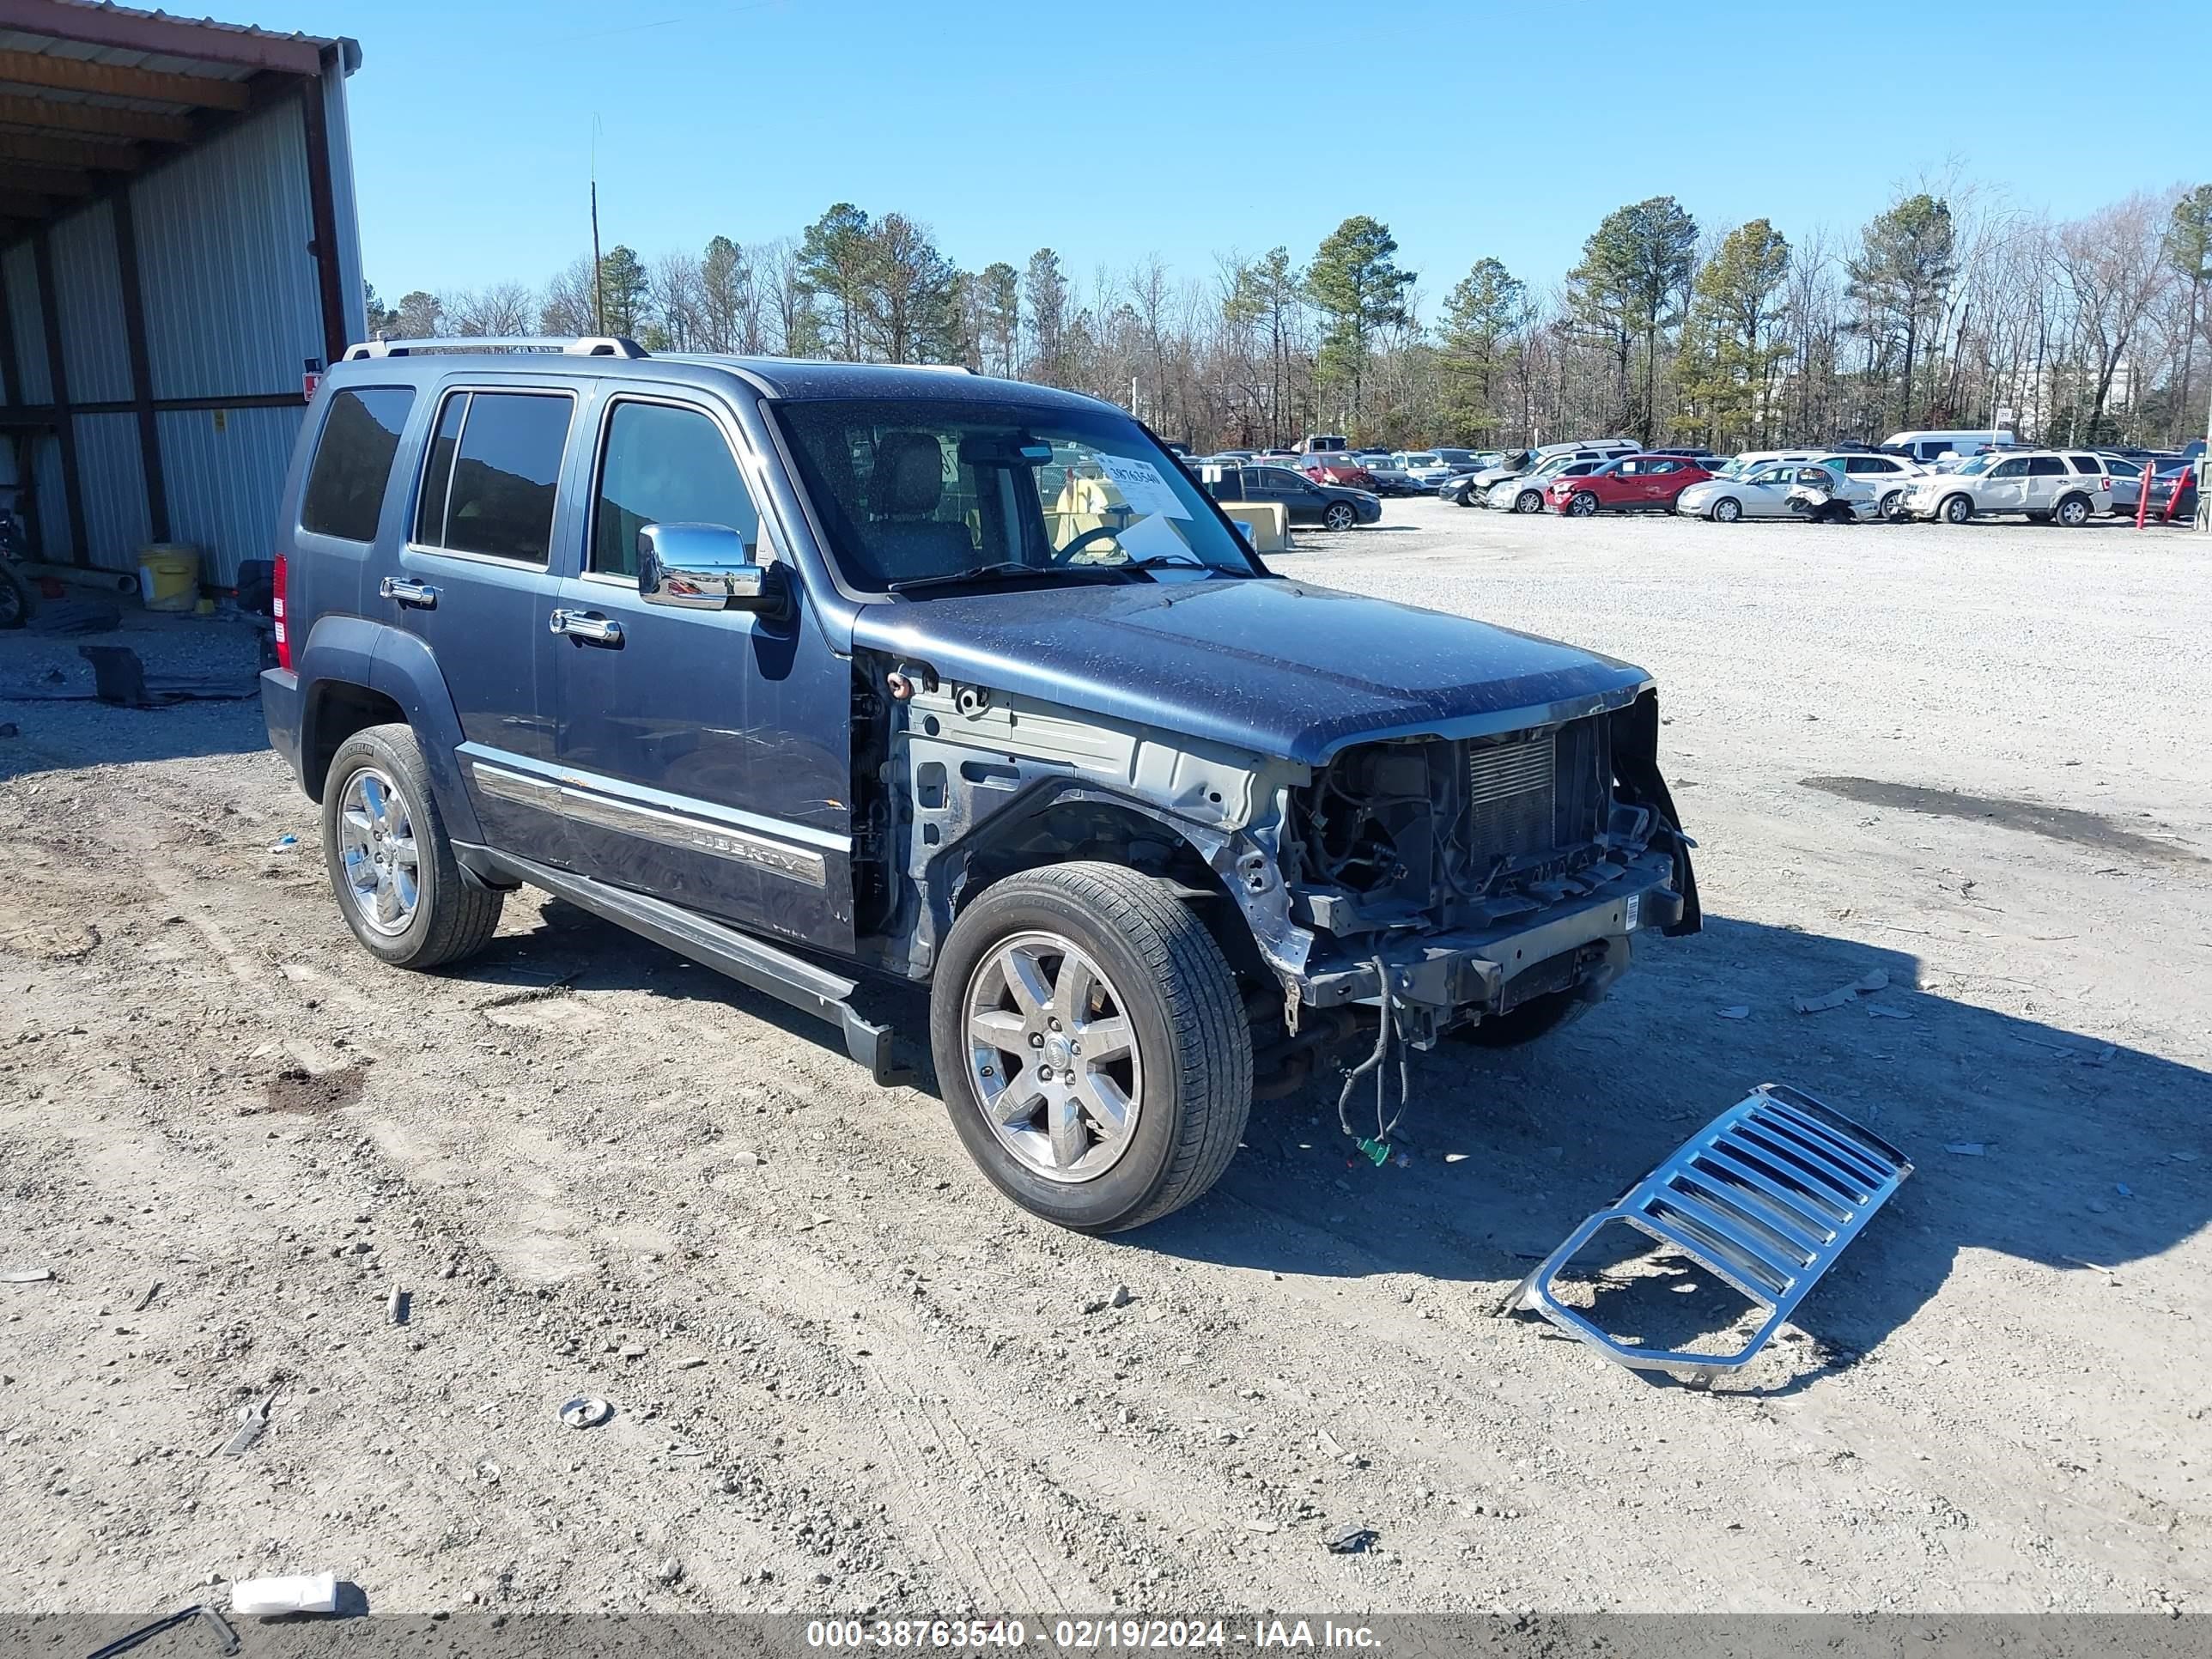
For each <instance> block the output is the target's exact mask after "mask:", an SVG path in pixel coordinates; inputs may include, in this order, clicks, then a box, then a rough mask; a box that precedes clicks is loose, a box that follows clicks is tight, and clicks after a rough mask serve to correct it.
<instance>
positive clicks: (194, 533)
mask: <svg viewBox="0 0 2212 1659" xmlns="http://www.w3.org/2000/svg"><path fill="white" fill-rule="evenodd" d="M360 62H361V49H360V47H359V46H356V44H355V43H354V42H353V41H351V40H313V39H310V38H308V37H307V36H304V35H285V34H276V33H269V32H266V31H264V30H260V29H253V28H246V27H237V26H234V25H230V24H224V23H216V22H214V21H190V20H186V19H182V18H176V17H170V16H167V15H163V14H161V13H159V12H146V11H136V10H131V9H126V8H124V7H121V6H115V5H104V4H97V3H90V0H0V435H4V436H5V437H6V439H7V442H6V443H5V444H4V445H0V483H6V484H13V485H15V486H17V487H19V488H20V489H21V491H22V496H21V510H22V512H23V514H24V517H25V519H26V520H27V525H28V527H29V530H30V532H31V536H32V538H33V544H35V545H36V546H37V547H38V548H39V550H40V556H42V557H44V558H45V559H46V560H48V561H51V562H55V563H76V564H80V565H92V566H99V567H106V568H115V569H121V570H127V569H130V568H133V567H134V566H135V565H136V564H137V560H138V554H139V550H140V548H141V547H142V546H143V545H144V544H147V543H149V542H183V543H190V544H195V545H197V547H198V549H199V550H200V557H201V567H200V570H201V580H202V582H203V584H204V585H205V586H213V587H227V586H230V585H231V583H232V582H233V581H234V580H235V576H236V573H237V568H238V562H239V561H240V559H246V558H265V557H267V556H268V554H269V550H270V546H271V544H272V536H273V531H274V523H273V520H274V514H275V513H276V498H277V495H278V493H279V489H280V487H281V485H282V483H283V477H284V468H285V464H286V462H287V460H288V459H289V455H290V452H291V447H292V441H293V439H294V437H295V435H297V433H298V431H299V423H300V420H301V416H302V414H303V412H304V411H305V409H306V395H305V394H306V391H307V383H308V382H307V380H306V378H305V377H311V376H313V374H315V373H317V372H318V371H319V370H320V368H322V366H323V365H324V364H325V362H335V361H336V360H337V358H338V356H341V355H342V354H343V351H344V349H345V346H346V343H347V342H348V341H349V340H357V339H360V338H362V337H363V336H364V335H365V334H366V332H367V327H366V323H365V316H364V302H363V291H362V270H361V237H360V231H359V228H358V225H357V222H356V214H355V209H354V199H353V177H352V166H351V159H350V150H349V144H348V140H347V132H346V106H345V80H346V76H348V75H349V74H351V73H352V72H353V70H355V69H356V67H358V66H359V64H360Z"/></svg>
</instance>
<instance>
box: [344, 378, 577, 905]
mask: <svg viewBox="0 0 2212 1659" xmlns="http://www.w3.org/2000/svg"><path fill="white" fill-rule="evenodd" d="M575 416H576V398H575V395H574V392H570V391H568V390H566V389H556V388H552V387H550V386H548V387H540V386H528V385H522V384H513V383H508V384H501V385H486V386H468V385H449V386H446V387H444V388H442V389H441V392H440V402H439V405H438V409H437V412H436V415H435V420H434V424H433V426H432V428H431V438H430V441H429V443H428V445H427V446H425V448H424V452H423V459H422V472H421V476H420V477H419V479H418V480H417V483H416V491H415V500H414V506H413V518H412V521H411V524H410V536H409V538H408V542H407V545H406V546H405V548H404V550H402V552H401V554H400V559H399V563H400V571H399V574H398V576H397V577H394V578H389V579H386V580H384V581H383V582H382V583H381V584H380V591H379V592H378V594H377V595H376V598H375V601H374V602H375V603H376V604H379V605H381V606H383V607H384V609H385V610H386V613H387V616H388V619H389V620H391V621H393V622H395V623H398V624H399V625H401V626H403V627H404V628H405V629H407V630H408V631H409V632H410V633H412V634H414V635H416V636H417V637H418V638H420V639H421V640H422V642H423V644H424V645H426V646H427V647H429V651H430V654H431V655H432V656H433V657H434V658H435V659H436V660H437V665H438V670H439V672H440V673H441V676H442V677H443V678H444V680H445V683H446V686H447V690H449V691H450V692H451V693H452V695H453V706H454V709H455V711H456V712H457V713H458V714H459V716H460V725H461V735H462V738H463V739H464V741H463V743H462V744H461V750H460V752H461V756H462V758H463V760H464V761H465V766H464V768H463V773H464V775H465V777H466V778H467V780H468V785H469V790H470V793H471V795H472V796H473V797H474V799H475V803H476V808H477V817H478V819H479V820H480V821H481V822H482V823H483V828H484V832H485V835H486V836H487V838H488V839H489V841H490V842H491V844H492V845H494V846H495V847H498V848H504V849H506V850H508V851H511V852H515V853H519V854H522V855H523V856H525V857H526V858H535V859H541V860H549V861H555V862H557V861H558V860H560V858H561V856H562V850H563V846H562V824H561V817H560V812H559V808H558V804H557V802H556V801H555V799H553V798H552V794H551V792H550V790H548V789H547V788H545V787H542V786H541V785H540V784H538V782H537V781H534V771H535V770H536V769H541V768H543V767H544V766H546V765H549V764H550V763H551V761H552V759H553V722H552V694H553V688H552V685H551V684H550V680H549V678H548V676H547V672H546V669H547V661H548V659H549V658H550V655H551V653H550V650H549V648H548V647H549V645H550V639H549V636H548V635H547V634H546V631H545V612H546V610H547V609H548V607H549V606H550V604H551V602H552V597H553V593H554V592H555V589H556V586H557V585H558V582H557V578H556V576H555V575H554V574H553V572H552V568H551V555H552V549H553V543H554V537H555V528H556V522H557V521H558V520H559V518H560V516H561V512H562V507H563V505H564V503H563V502H562V499H561V493H560V480H561V473H562V465H563V463H564V460H565V458H566V455H567V451H568V435H569V432H570V429H571V428H572V427H573V426H574V422H575Z"/></svg>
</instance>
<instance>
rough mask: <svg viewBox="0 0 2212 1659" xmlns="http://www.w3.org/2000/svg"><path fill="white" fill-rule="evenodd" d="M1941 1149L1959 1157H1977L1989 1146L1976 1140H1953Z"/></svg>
mask: <svg viewBox="0 0 2212 1659" xmlns="http://www.w3.org/2000/svg"><path fill="white" fill-rule="evenodd" d="M1943 1150H1944V1151H1945V1152H1952V1153H1955V1154H1956V1155H1957V1156H1959V1157H1960V1158H1979V1157H1980V1156H1981V1155H1982V1154H1983V1153H1984V1152H1987V1151H1988V1150H1989V1148H1988V1147H1986V1146H1983V1145H1982V1143H1981V1142H1980V1141H1978V1140H1954V1141H1951V1142H1949V1143H1948V1144H1947V1145H1946V1146H1944V1148H1943Z"/></svg>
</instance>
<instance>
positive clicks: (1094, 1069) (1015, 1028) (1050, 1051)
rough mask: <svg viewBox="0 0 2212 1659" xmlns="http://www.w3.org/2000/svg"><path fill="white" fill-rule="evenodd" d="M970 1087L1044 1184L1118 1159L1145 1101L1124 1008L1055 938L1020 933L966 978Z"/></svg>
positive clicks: (1081, 1177)
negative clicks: (971, 1086)
mask: <svg viewBox="0 0 2212 1659" xmlns="http://www.w3.org/2000/svg"><path fill="white" fill-rule="evenodd" d="M963 1007H964V1008H965V1009H966V1011H967V1015H966V1018H967V1037H968V1066H969V1082H970V1084H971V1085H973V1086H974V1088H975V1098H976V1099H977V1100H979V1101H981V1103H982V1107H983V1115H984V1118H985V1121H987V1122H988V1123H989V1124H990V1126H991V1132H992V1133H994V1134H995V1135H996V1136H997V1137H998V1138H999V1141H1000V1145H1002V1146H1005V1147H1006V1150H1007V1151H1008V1152H1012V1154H1013V1155H1014V1156H1015V1157H1016V1158H1018V1159H1020V1160H1021V1162H1022V1163H1023V1164H1024V1165H1025V1166H1027V1167H1028V1168H1029V1169H1030V1170H1035V1171H1036V1173H1037V1174H1039V1175H1041V1176H1044V1177H1045V1178H1046V1179H1047V1180H1049V1181H1060V1182H1079V1181H1089V1180H1091V1179H1092V1178H1094V1177H1095V1176H1101V1175H1103V1174H1104V1173H1105V1172H1106V1171H1107V1170H1110V1169H1112V1168H1113V1167H1114V1165H1115V1164H1117V1163H1119V1162H1120V1161H1121V1155H1122V1154H1123V1153H1124V1152H1127V1150H1128V1148H1129V1144H1130V1138H1131V1135H1132V1133H1133V1132H1134V1130H1135V1128H1136V1127H1137V1112H1138V1109H1139V1106H1140V1105H1141V1103H1142V1102H1143V1099H1144V1082H1145V1079H1144V1066H1143V1062H1142V1061H1141V1060H1139V1058H1138V1054H1137V1036H1136V1031H1135V1029H1134V1028H1133V1026H1132V1025H1131V1024H1130V1022H1129V1015H1128V1011H1127V1005H1126V1004H1125V1003H1124V1002H1123V1001H1122V1000H1121V994H1120V993H1119V992H1118V991H1116V990H1115V988H1114V986H1113V983H1112V981H1109V979H1108V978H1107V977H1106V975H1105V972H1104V970H1103V969H1101V968H1100V967H1099V966H1098V964H1097V963H1095V962H1093V961H1092V960H1091V958H1090V957H1088V956H1086V955H1085V954H1084V952H1083V951H1082V950H1081V948H1080V947H1079V946H1078V945H1074V944H1073V943H1072V942H1071V941H1069V940H1067V939H1062V938H1061V937H1060V935H1058V934H1057V933H1017V934H1015V935H1014V936H1013V937H1012V938H1010V939H1005V940H1003V941H1001V942H1000V944H999V945H996V946H995V947H994V948H993V949H992V951H990V952H989V953H988V954H987V955H986V956H985V957H983V959H982V960H981V962H980V963H977V964H976V966H975V973H974V974H972V975H969V981H968V990H967V995H966V997H965V999H964V1000H963Z"/></svg>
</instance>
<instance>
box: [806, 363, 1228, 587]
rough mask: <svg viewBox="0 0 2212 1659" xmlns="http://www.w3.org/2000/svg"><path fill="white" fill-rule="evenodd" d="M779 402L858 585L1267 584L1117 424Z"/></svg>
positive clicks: (1213, 518) (1144, 443) (1192, 490)
mask: <svg viewBox="0 0 2212 1659" xmlns="http://www.w3.org/2000/svg"><path fill="white" fill-rule="evenodd" d="M775 415H776V419H777V420H778V422H781V425H782V427H783V429H784V432H785V434H786V435H787V437H788V438H789V439H790V441H791V446H792V448H793V450H794V451H795V452H796V453H797V455H798V460H799V473H800V475H801V477H803V478H804V480H805V484H806V489H807V493H808V495H810V496H811V497H812V499H813V502H814V506H815V510H816V511H817V513H819V514H820V515H821V518H822V520H823V527H824V528H825V529H826V530H827V531H828V532H829V543H830V547H831V550H832V552H833V554H834V556H835V557H836V561H837V564H838V567H839V569H840V571H841V572H842V574H843V575H844V577H845V579H846V580H847V581H848V583H849V584H850V585H851V586H854V587H856V588H862V589H866V590H869V591H872V592H883V591H886V590H888V589H890V588H891V587H892V586H893V585H894V584H899V583H912V582H917V581H922V582H927V581H934V580H947V579H958V578H962V577H963V575H964V574H969V573H980V574H981V578H982V579H986V580H994V579H999V578H1002V577H1006V576H1014V577H1020V576H1037V577H1042V578H1043V579H1045V580H1067V579H1069V578H1072V577H1075V576H1079V575H1091V576H1097V577H1103V576H1107V575H1111V574H1115V573H1116V572H1119V571H1133V570H1136V569H1139V568H1141V569H1143V570H1144V571H1145V572H1146V574H1148V575H1151V576H1152V580H1202V579H1204V578H1205V577H1206V576H1209V575H1212V574H1229V575H1237V576H1250V575H1257V574H1262V573H1261V569H1260V567H1259V566H1258V565H1257V563H1256V562H1255V561H1254V560H1253V559H1252V558H1251V557H1250V556H1249V555H1248V554H1247V553H1246V551H1245V550H1244V549H1243V545H1242V544H1240V543H1239V542H1238V540H1237V538H1236V536H1235V535H1234V534H1232V533H1231V532H1230V531H1229V530H1227V529H1225V528H1224V526H1223V525H1222V522H1221V520H1220V519H1219V518H1218V516H1217V515H1216V513H1215V512H1214V509H1213V507H1212V505H1211V504H1210V503H1209V502H1208V501H1206V497H1205V496H1204V495H1201V494H1200V492H1199V490H1198V489H1197V488H1196V487H1195V486H1194V485H1193V484H1192V483H1191V482H1190V479H1189V478H1188V477H1187V476H1186V475H1185V474H1184V472H1183V471H1182V469H1181V468H1180V467H1178V466H1176V465H1175V464H1174V462H1173V461H1172V460H1170V459H1169V458H1168V456H1167V455H1166V454H1165V453H1164V452H1163V451H1162V450H1161V449H1160V447H1158V445H1157V444H1155V443H1154V442H1153V441H1152V439H1150V438H1149V437H1147V436H1146V434H1145V431H1144V429H1143V428H1141V427H1139V425H1138V424H1137V423H1136V422H1134V421H1132V420H1130V419H1129V418H1128V417H1127V416H1122V415H1116V414H1112V413H1109V412H1108V411H1106V410H1098V411H1096V412H1093V411H1091V410H1066V409H1046V408H1036V409H1030V408H1025V407H1023V406H1021V405H1018V404H979V403H975V402H972V401H966V400H962V401H953V400H950V399H947V400H943V401H939V400H937V399H927V398H881V399H877V398H868V399H857V398H856V399H830V400H824V401H822V402H818V403H817V402H807V403H788V404H777V405H775ZM1179 571H1180V572H1184V573H1187V574H1183V575H1179V574H1178V572H1179ZM947 585H948V586H949V585H951V583H950V581H949V580H947Z"/></svg>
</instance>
